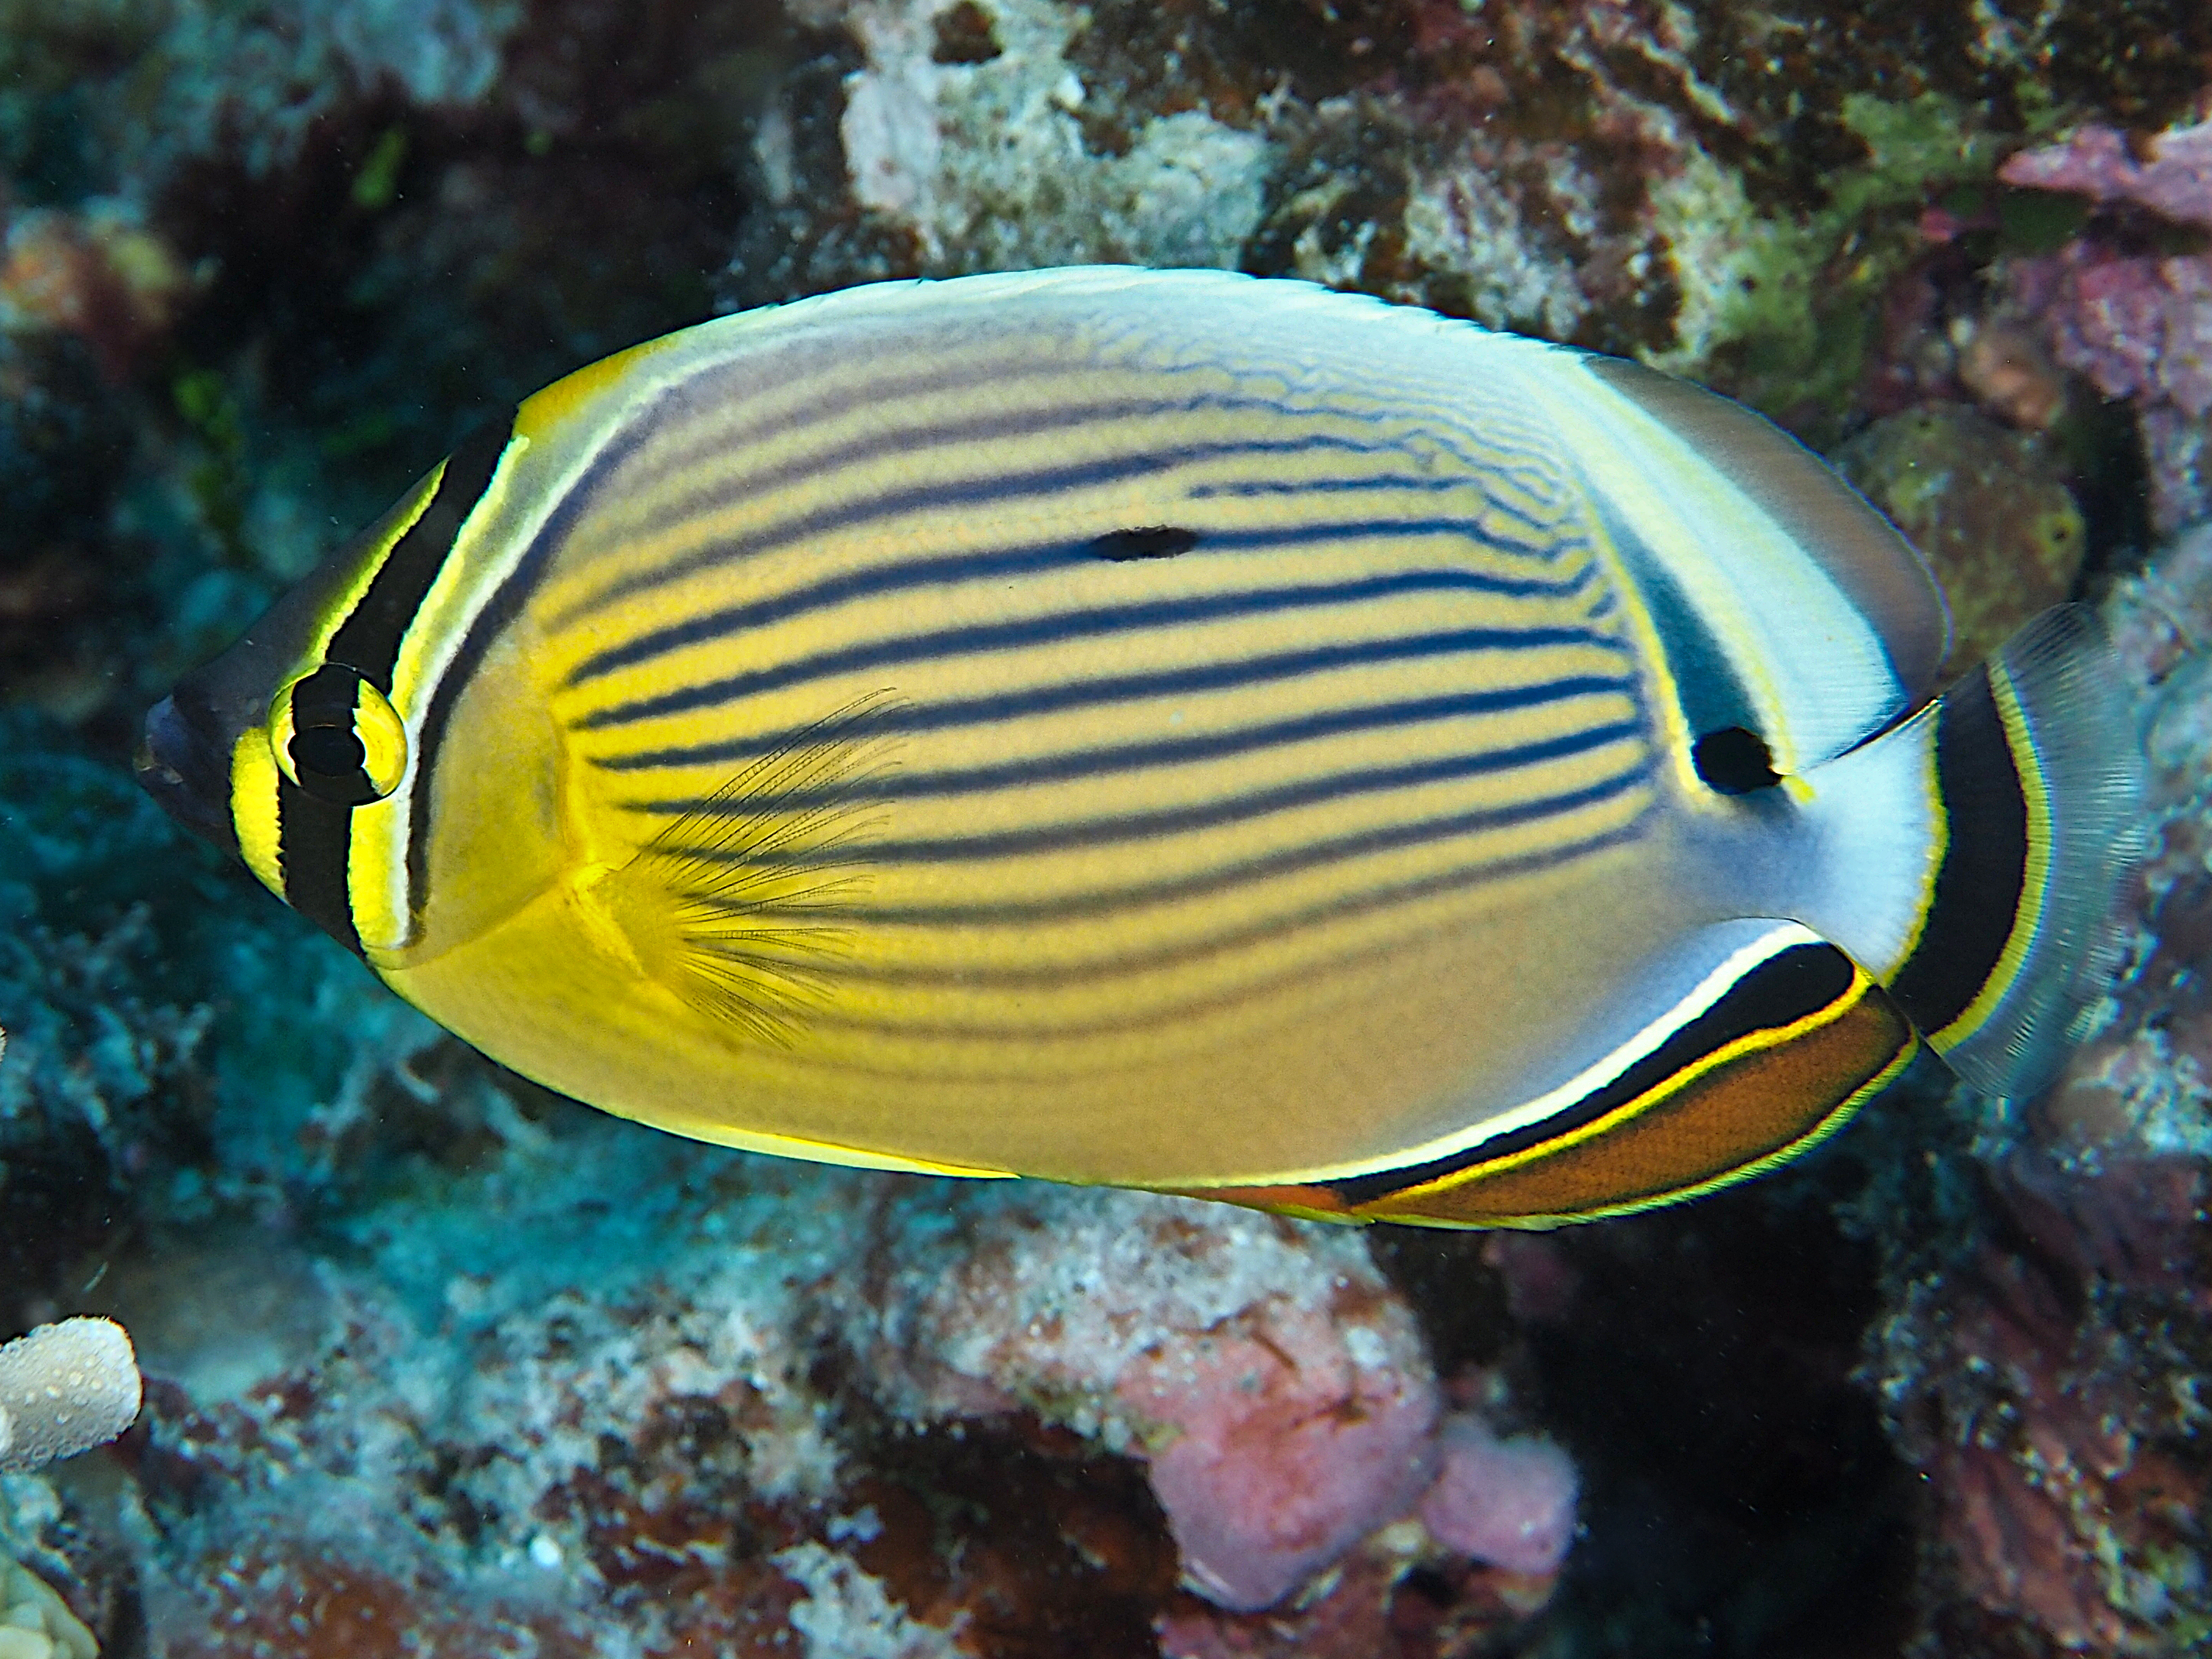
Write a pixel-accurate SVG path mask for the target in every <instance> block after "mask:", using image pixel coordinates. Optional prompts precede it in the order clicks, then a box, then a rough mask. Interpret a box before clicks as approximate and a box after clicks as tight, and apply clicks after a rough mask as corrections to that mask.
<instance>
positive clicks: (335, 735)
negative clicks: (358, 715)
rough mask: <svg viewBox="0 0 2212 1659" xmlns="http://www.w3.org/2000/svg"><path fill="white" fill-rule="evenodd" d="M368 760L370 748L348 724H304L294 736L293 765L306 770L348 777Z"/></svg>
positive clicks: (331, 775)
mask: <svg viewBox="0 0 2212 1659" xmlns="http://www.w3.org/2000/svg"><path fill="white" fill-rule="evenodd" d="M367 762H368V750H367V749H365V748H363V747H362V741H361V739H360V738H357V737H356V736H355V735H354V733H353V732H352V730H351V729H350V728H349V727H347V726H301V727H300V728H298V729H297V730H296V731H295V732H294V733H293V736H292V764H293V766H294V768H295V769H296V770H298V771H300V772H302V773H307V772H319V773H321V774H323V775H325V776H326V777H340V776H344V775H348V774H350V773H355V772H358V771H360V770H361V769H362V766H363V765H364V764H366V763H367Z"/></svg>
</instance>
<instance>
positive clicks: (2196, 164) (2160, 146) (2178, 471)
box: [2001, 123, 2212, 532]
mask: <svg viewBox="0 0 2212 1659" xmlns="http://www.w3.org/2000/svg"><path fill="white" fill-rule="evenodd" d="M2001 176H2002V178H2003V179H2004V180H2005V182H2007V183H2008V184H2011V185H2018V186H2021V187H2022V188H2024V189H2032V190H2039V191H2065V192H2068V193H2070V194H2072V195H2075V196H2077V197H2081V198H2083V199H2084V200H2085V201H2086V202H2087V203H2088V204H2093V206H2094V207H2095V208H2096V209H2097V210H2098V213H2097V215H2096V216H2094V217H2093V218H2092V219H2091V221H2090V222H2089V223H2088V224H2087V226H2085V228H2084V229H2083V231H2082V233H2081V234H2079V235H2077V236H2075V237H2074V238H2073V239H2072V240H2069V241H2068V242H2067V244H2066V245H2065V246H2063V247H2062V248H2060V249H2059V250H2057V252H2052V253H2050V254H2046V255H2044V256H2041V257H2039V258H2026V259H2021V260H2019V261H2017V262H2015V264H2013V266H2012V267H2011V269H2010V270H2009V271H2008V273H2007V278H2008V283H2009V287H2010V294H2009V300H2010V303H2011V305H2012V306H2013V307H2015V309H2016V310H2018V311H2019V312H2021V313H2024V314H2027V315H2030V316H2033V317H2035V318H2037V319H2039V321H2040V323H2041V325H2042V326H2043V328H2044V329H2045V331H2046V334H2047V337H2048V341H2049V343H2050V347H2051V352H2052V354H2053V355H2054V356H2056V357H2057V359H2058V361H2059V362H2062V363H2063V364H2065V365H2066V366H2067V367H2068V368H2073V369H2075V370H2077V371H2079V372H2080V373H2081V374H2084V375H2086V376H2087V377H2088V379H2089V380H2090V381H2091V382H2092V383H2093V384H2094V386H2096V388H2097V389H2098V391H2100V392H2102V393H2103V394H2104V395H2105V396H2106V397H2107V398H2127V399H2129V400H2130V401H2131V402H2132V403H2133V404H2134V405H2135V408H2136V416H2137V419H2138V420H2139V422H2140V423H2141V428H2142V443H2143V447H2144V449H2145V450H2146V452H2147V453H2148V460H2149V471H2150V477H2151V482H2152V487H2153V492H2154V494H2153V501H2152V513H2153V517H2154V520H2155V522H2156V524H2157V526H2158V527H2159V528H2160V529H2161V530H2164V531H2168V532H2171V531H2172V530H2174V529H2176V528H2178V527H2179V526H2183V525H2185V524H2188V523H2190V522H2191V521H2192V520H2197V519H2199V518H2202V517H2203V516H2205V514H2206V513H2212V482H2208V477H2212V470H2208V468H2207V465H2206V446H2207V436H2206V435H2207V432H2208V430H2212V427H2208V419H2212V252H2208V251H2207V240H2208V237H2209V236H2212V123H2207V124H2205V125H2198V126H2190V127H2182V128H2179V129H2177V130H2174V131H2167V132H2164V133H2160V134H2158V135H2157V136H2155V137H2152V138H2151V139H2150V140H2149V141H2148V143H2147V144H2146V145H2145V146H2144V154H2143V155H2142V156H2140V157H2138V155H2136V151H2135V149H2133V148H2131V147H2130V143H2129V139H2128V137H2127V135H2126V134H2124V133H2122V132H2120V131H2115V130H2114V129H2112V128H2110V127H2102V126H2094V125H2091V126H2085V127H2083V128H2081V129H2080V130H2079V131H2076V132H2075V133H2074V134H2073V135H2072V136H2071V137H2069V139H2068V140H2067V141H2066V142H2065V143H2063V144H2058V145H2053V146H2051V147H2049V148H2046V149H2033V150H2025V151H2022V152H2021V153H2020V154H2019V155H2015V156H2013V157H2012V159H2011V160H2009V161H2007V162H2006V163H2005V165H2004V167H2003V168H2002V173H2001Z"/></svg>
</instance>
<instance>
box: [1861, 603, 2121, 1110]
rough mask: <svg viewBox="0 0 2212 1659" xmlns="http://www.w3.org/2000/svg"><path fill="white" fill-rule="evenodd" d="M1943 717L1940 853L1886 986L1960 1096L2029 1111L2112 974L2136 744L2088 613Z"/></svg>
mask: <svg viewBox="0 0 2212 1659" xmlns="http://www.w3.org/2000/svg"><path fill="white" fill-rule="evenodd" d="M1932 712H1933V714H1934V716H1935V722H1936V724H1935V740H1934V793H1935V801H1934V805H1935V808H1936V819H1937V823H1938V825H1939V826H1940V829H1941V832H1942V834H1941V851H1940V852H1939V853H1938V854H1936V862H1935V865H1934V869H1933V878H1932V879H1931V880H1930V881H1929V882H1928V884H1927V886H1926V889H1925V896H1924V898H1923V903H1922V908H1921V914H1920V916H1919V919H1918V925H1917V929H1916V930H1915V934H1914V937H1913V939H1912V940H1911V944H1910V945H1909V947H1908V948H1907V950H1906V951H1905V955H1904V957H1903V959H1902V960H1901V961H1900V962H1899V963H1898V964H1897V966H1896V967H1895V969H1893V971H1892V972H1891V973H1890V974H1889V975H1887V982H1888V989H1889V993H1890V995H1891V996H1892V997H1893V999H1894V1000H1896V1002H1897V1004H1898V1006H1899V1007H1901V1008H1902V1009H1904V1011H1905V1013H1906V1014H1907V1015H1908V1016H1909V1017H1910V1018H1911V1020H1912V1022H1913V1024H1915V1025H1917V1027H1919V1029H1920V1030H1921V1032H1922V1033H1923V1035H1924V1036H1926V1037H1927V1039H1928V1041H1929V1045H1930V1046H1931V1047H1933V1048H1935V1049H1936V1052H1937V1053H1938V1054H1942V1056H1943V1057H1944V1059H1945V1060H1948V1062H1949V1063H1950V1066H1951V1069H1952V1070H1953V1071H1954V1072H1956V1073H1958V1074H1959V1076H1960V1078H1961V1079H1964V1080H1965V1081H1966V1083H1968V1084H1970V1085H1972V1086H1973V1087H1974V1088H1976V1089H1978V1090H1980V1091H1983V1092H1984V1093H1985V1094H1990V1095H2007V1096H2017V1095H2021V1094H2024V1093H2027V1092H2028V1091H2032V1090H2033V1089H2034V1088H2035V1087H2036V1086H2037V1085H2039V1084H2040V1083H2042V1082H2043V1081H2044V1080H2045V1079H2047V1078H2048V1077H2049V1075H2050V1073H2051V1071H2052V1070H2054V1069H2055V1068H2056V1067H2057V1064H2058V1062H2059V1060H2061V1058H2063V1054H2064V1053H2065V1050H2066V1048H2067V1045H2068V1043H2069V1041H2070V1040H2072V1039H2074V1038H2076V1037H2078V1036H2080V1035H2081V1032H2080V1027H2081V1020H2082V1016H2083V1014H2084V1012H2085V1010H2086V1009H2087V1005H2088V1003H2089V1001H2090V1000H2091V999H2092V998H2093V996H2094V995H2095V994H2096V992H2097V990H2098V988H2099V987H2100V983H2101V981H2102V980H2103V978H2104V977H2105V976H2106V975H2109V974H2110V972H2111V971H2112V967H2113V966H2114V964H2115V963H2116V961H2117V959H2118V951H2119V943H2120V940H2119V931H2118V927H2117V925H2116V923H2115V921H2114V920H2113V916H2112V909H2113V901H2114V898H2115V896H2116V894H2117V892H2118V886H2119V882H2120V878H2121V877H2122V876H2123V875H2124V873H2125V872H2126V870H2127V867H2128V866H2129V864H2130V862H2131V861H2132V860H2134V858H2135V857H2136V854H2137V853H2138V852H2139V851H2140V849H2141V847H2142V839H2143V836H2142V744H2141V742H2140V741H2139V739H2138V738H2137V736H2136V730H2135V726H2134V723H2133V722H2132V720H2130V717H2129V714H2128V712H2127V706H2126V700H2125V696H2124V689H2123V686H2122V684H2121V679H2120V671H2119V667H2118V664H2117V663H2116V662H2115V661H2114V659H2113V658H2112V651H2111V647H2109V645H2107V643H2106V640H2105V635H2104V631H2103V629H2102V628H2101V627H2100V625H2099V623H2098V622H2097V620H2096V617H2095V615H2094V613H2093V612H2092V611H2089V610H2088V609H2087V608H2086V607H2084V606H2081V605H2065V606H2062V607H2060V608H2059V609H2057V610H2056V611H2046V612H2045V614H2044V615H2043V616H2041V617H2038V618H2037V619H2036V620H2035V621H2034V622H2033V623H2029V624H2028V626H2027V627H2026V628H2025V629H2021V632H2020V633H2019V634H2017V635H2015V636H2014V637H2013V639H2012V640H2011V641H2010V642H2008V644H2007V645H2006V646H2005V647H2004V648H2003V649H2002V651H2000V652H1999V653H1997V654H1996V657H1995V658H1994V659H1991V660H1990V661H1989V662H1987V663H1985V664H1984V665H1982V666H1981V667H1979V668H1977V669H1975V670H1974V671H1972V673H1970V674H1968V675H1967V676H1966V678H1963V679H1961V680H1960V681H1959V682H1958V683H1957V684H1954V686H1952V688H1951V689H1950V690H1948V691H1947V692H1945V693H1944V694H1943V696H1942V697H1941V698H1940V699H1939V700H1938V701H1937V702H1936V707H1935V708H1934V709H1933V711H1932ZM1915 724H1917V721H1916V722H1915ZM1890 735H1891V736H1895V735H1899V734H1896V733H1893V734H1890ZM1887 740H1888V738H1879V739H1876V742H1877V743H1880V742H1886V741H1887Z"/></svg>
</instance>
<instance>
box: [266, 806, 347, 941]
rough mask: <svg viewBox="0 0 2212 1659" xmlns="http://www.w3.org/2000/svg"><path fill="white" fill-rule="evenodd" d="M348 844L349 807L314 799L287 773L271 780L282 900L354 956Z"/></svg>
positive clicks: (277, 863)
mask: <svg viewBox="0 0 2212 1659" xmlns="http://www.w3.org/2000/svg"><path fill="white" fill-rule="evenodd" d="M352 846H353V808H352V807H350V806H342V805H339V804H338V803H337V802H336V801H328V800H322V799H318V798H317V797H315V796H313V795H311V794H309V793H307V791H306V790H304V789H302V788H301V787H300V786H299V785H298V784H296V783H294V782H293V781H291V780H290V779H289V778H286V777H282V776H280V777H279V778H278V779H277V780H276V866H277V869H278V871H279V872H281V873H282V874H283V878H284V902H285V903H287V904H289V905H290V906H291V907H292V908H294V909H295V910H297V911H298V912H299V913H300V914H301V915H303V916H305V917H307V920H308V921H312V922H313V923H314V924H315V925H316V926H317V927H320V928H322V929H323V930H324V931H325V933H329V934H330V935H331V937H332V938H333V939H337V942H338V943H339V944H341V945H344V946H345V948H346V949H347V950H349V951H352V952H353V953H354V954H355V955H356V956H359V955H360V954H361V953H362V952H361V934H360V933H359V932H358V931H357V930H356V928H355V927H354V922H353V900H352V896H351V895H350V893H349V891H348V888H347V881H346V864H347V857H348V854H349V852H350V851H351V849H352Z"/></svg>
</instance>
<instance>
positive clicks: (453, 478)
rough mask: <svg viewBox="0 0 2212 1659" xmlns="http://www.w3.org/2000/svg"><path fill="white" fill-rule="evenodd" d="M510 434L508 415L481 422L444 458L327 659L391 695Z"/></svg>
mask: <svg viewBox="0 0 2212 1659" xmlns="http://www.w3.org/2000/svg"><path fill="white" fill-rule="evenodd" d="M513 434H514V416H513V414H512V413H511V412H510V413H509V414H507V415H505V416H501V417H500V418H498V419H496V420H491V421H487V422H484V423H483V425H482V426H480V427H478V428H477V429H476V430H475V431H474V432H472V433H471V434H470V435H469V436H468V437H467V438H466V439H465V440H464V441H463V442H462V444H461V446H460V447H459V448H458V449H456V450H455V451H454V452H453V454H452V455H451V456H450V457H449V458H447V462H446V471H445V472H444V474H443V476H442V477H440V478H439V480H438V489H437V493H436V494H435V495H432V496H431V498H430V504H429V505H428V507H424V508H423V509H422V516H421V517H420V518H418V519H416V520H415V522H414V523H413V524H412V525H410V526H408V529H407V533H406V534H405V535H404V536H402V537H401V538H399V540H398V543H397V544H395V545H394V546H393V547H392V551H391V552H390V553H389V554H388V555H386V557H385V561H384V563H383V565H382V566H381V567H380V568H379V569H378V570H377V573H376V574H375V575H374V577H373V578H371V579H370V581H369V584H368V592H365V593H363V594H362V596H361V601H360V603H359V604H357V605H355V606H354V608H353V609H352V610H351V611H349V612H348V613H347V614H346V618H345V620H344V621H343V623H339V624H338V629H337V633H335V634H333V635H331V642H330V644H329V646H328V647H326V648H325V651H324V653H323V655H324V659H325V661H328V662H335V663H342V664H343V665H345V666H346V667H348V668H350V669H353V670H354V671H356V672H357V673H359V674H360V675H361V676H362V678H365V679H367V680H368V681H369V682H370V683H371V684H374V686H375V687H376V689H377V690H380V691H382V692H384V693H386V695H389V694H390V692H391V690H392V665H393V664H394V663H395V662H396V661H398V657H399V642H400V641H401V640H403V639H404V638H405V637H406V634H407V630H408V629H409V628H410V626H412V625H413V623H414V621H415V618H416V616H417V615H418V614H419V613H420V612H421V611H422V601H423V599H425V598H426V597H427V596H428V593H429V592H430V585H431V584H432V583H433V582H435V581H436V580H437V579H438V572H439V570H440V569H441V568H443V566H444V564H445V562H446V559H447V555H449V554H451V553H452V552H453V540H454V538H455V537H457V536H459V534H460V530H461V526H462V525H463V524H464V523H465V522H466V521H467V519H468V516H469V514H470V513H472V512H474V511H475V510H476V505H477V502H478V501H481V500H483V493H484V491H485V489H488V488H489V486H490V484H491V478H492V474H493V473H494V472H495V471H497V470H498V467H499V459H500V457H501V455H504V454H505V453H507V443H508V441H509V440H510V439H512V437H513Z"/></svg>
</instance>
